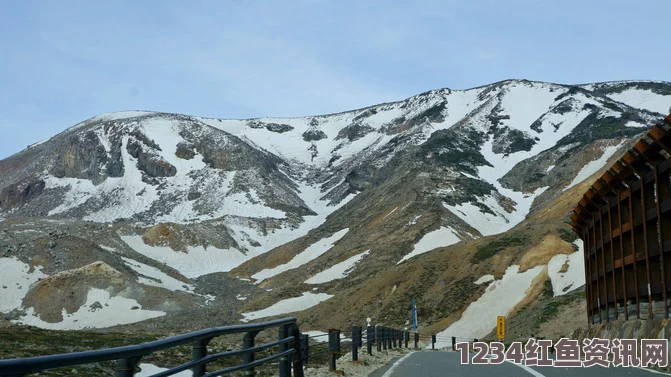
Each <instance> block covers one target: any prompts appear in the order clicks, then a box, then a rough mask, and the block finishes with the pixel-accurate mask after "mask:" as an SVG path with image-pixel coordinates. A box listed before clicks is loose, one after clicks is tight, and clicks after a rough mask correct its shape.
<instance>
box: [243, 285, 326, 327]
mask: <svg viewBox="0 0 671 377" xmlns="http://www.w3.org/2000/svg"><path fill="white" fill-rule="evenodd" d="M331 297H334V295H330V294H327V293H312V292H303V294H302V296H298V297H292V298H288V299H284V300H281V301H278V302H276V303H274V304H273V305H271V306H269V307H267V308H265V309H261V310H257V311H253V312H247V313H240V314H242V316H243V317H244V318H243V319H241V320H240V321H241V322H249V321H251V320H253V319H259V318H265V317H270V316H275V315H280V314H287V313H293V312H299V311H303V310H307V309H310V308H312V307H314V306H317V305H319V304H320V303H322V302H324V301H326V300H328V299H330V298H331Z"/></svg>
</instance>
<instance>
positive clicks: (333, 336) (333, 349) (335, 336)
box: [329, 329, 340, 371]
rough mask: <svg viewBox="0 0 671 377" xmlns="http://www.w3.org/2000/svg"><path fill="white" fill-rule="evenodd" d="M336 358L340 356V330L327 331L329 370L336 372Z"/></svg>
mask: <svg viewBox="0 0 671 377" xmlns="http://www.w3.org/2000/svg"><path fill="white" fill-rule="evenodd" d="M338 356H340V330H338V329H329V370H332V371H333V370H336V359H337V358H338Z"/></svg>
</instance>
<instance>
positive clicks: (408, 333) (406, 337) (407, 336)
mask: <svg viewBox="0 0 671 377" xmlns="http://www.w3.org/2000/svg"><path fill="white" fill-rule="evenodd" d="M409 341H410V332H408V331H406V332H405V348H408V342H409Z"/></svg>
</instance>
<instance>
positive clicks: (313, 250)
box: [252, 228, 349, 284]
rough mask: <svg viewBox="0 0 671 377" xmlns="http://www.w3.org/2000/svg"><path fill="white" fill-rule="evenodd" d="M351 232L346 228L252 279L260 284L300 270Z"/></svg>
mask: <svg viewBox="0 0 671 377" xmlns="http://www.w3.org/2000/svg"><path fill="white" fill-rule="evenodd" d="M348 231H349V228H345V229H342V230H339V231H338V232H336V233H334V234H333V235H331V236H330V237H327V238H322V239H321V240H319V241H317V242H315V243H313V244H312V245H310V246H308V247H307V248H306V249H305V250H303V251H302V252H300V253H298V254H297V255H296V256H295V257H294V258H293V259H291V260H290V261H289V262H287V263H285V264H281V265H279V266H276V267H273V268H267V269H264V270H261V271H259V272H257V273H256V274H254V275H252V279H255V280H256V283H257V284H259V283H261V282H262V281H263V280H265V279H268V278H271V277H273V276H275V275H278V274H280V273H282V272H285V271H288V270H292V269H294V268H298V267H300V266H302V265H304V264H306V263H308V262H310V261H312V260H314V259H316V258H318V257H319V256H321V255H323V254H324V253H326V252H327V251H329V250H330V249H331V248H332V247H333V246H334V245H335V243H336V242H338V241H339V240H340V239H341V238H343V237H344V236H345V234H347V232H348Z"/></svg>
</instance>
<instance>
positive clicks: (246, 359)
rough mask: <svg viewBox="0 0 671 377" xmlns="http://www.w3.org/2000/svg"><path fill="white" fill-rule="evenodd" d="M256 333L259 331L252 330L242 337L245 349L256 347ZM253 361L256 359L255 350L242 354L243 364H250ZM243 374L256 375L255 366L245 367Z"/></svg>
mask: <svg viewBox="0 0 671 377" xmlns="http://www.w3.org/2000/svg"><path fill="white" fill-rule="evenodd" d="M256 334H258V332H257V331H250V332H247V333H245V336H244V337H243V338H242V348H243V349H247V348H252V347H254V338H256ZM252 361H254V351H250V352H247V353H244V354H243V355H242V362H243V364H249V363H251V362H252ZM242 375H244V376H253V375H254V367H247V368H245V369H243V370H242Z"/></svg>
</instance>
